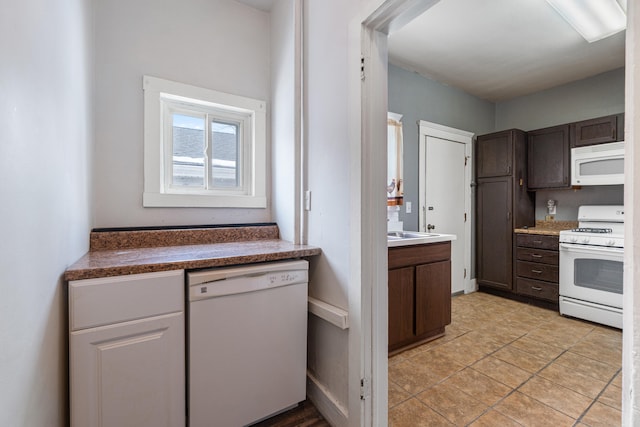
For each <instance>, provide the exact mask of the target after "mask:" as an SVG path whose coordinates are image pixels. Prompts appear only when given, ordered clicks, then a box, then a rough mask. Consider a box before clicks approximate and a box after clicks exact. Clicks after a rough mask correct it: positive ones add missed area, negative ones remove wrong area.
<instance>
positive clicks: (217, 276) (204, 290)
mask: <svg viewBox="0 0 640 427" xmlns="http://www.w3.org/2000/svg"><path fill="white" fill-rule="evenodd" d="M308 268H309V264H308V262H307V261H301V260H296V261H284V262H273V263H264V264H251V265H246V266H239V267H224V268H215V269H210V270H204V271H197V272H191V273H188V275H187V287H188V295H189V297H188V298H189V305H188V350H187V351H188V354H187V357H188V359H187V360H188V368H187V369H188V395H187V397H188V399H187V406H188V409H187V411H188V419H189V426H190V427H212V426H216V427H217V426H220V427H236V426H243V425H247V424H251V423H254V422H256V421H259V420H262V419H264V418H266V417H269V416H271V415H273V414H276V413H279V412H282V411H283V410H286V409H288V408H290V407H293V406H295V405H296V404H297V403H298V402H301V401H303V400H305V397H306V368H307V282H308Z"/></svg>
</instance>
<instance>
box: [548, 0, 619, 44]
mask: <svg viewBox="0 0 640 427" xmlns="http://www.w3.org/2000/svg"><path fill="white" fill-rule="evenodd" d="M547 3H549V4H550V5H551V6H553V8H554V9H555V10H556V12H558V13H559V14H560V16H562V17H563V18H564V20H565V21H567V22H568V23H569V24H571V26H572V27H573V28H575V30H576V31H577V32H578V33H580V35H581V36H582V37H584V39H585V40H586V41H588V42H589V43H593V42H595V41H598V40H602V39H604V38H606V37H609V36H612V35H614V34H616V33H619V32H620V31H622V30H624V29H625V28H626V26H627V16H626V14H625V12H624V10H623V9H622V7H621V6H620V4H619V3H618V1H616V0H547Z"/></svg>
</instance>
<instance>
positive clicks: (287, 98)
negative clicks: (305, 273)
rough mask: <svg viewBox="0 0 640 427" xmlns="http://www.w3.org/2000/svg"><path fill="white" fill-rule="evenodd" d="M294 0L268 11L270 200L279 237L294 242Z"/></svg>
mask: <svg viewBox="0 0 640 427" xmlns="http://www.w3.org/2000/svg"><path fill="white" fill-rule="evenodd" d="M295 34H296V7H295V1H292V0H278V1H276V2H274V5H273V8H272V9H271V100H272V102H271V188H272V190H271V200H272V214H273V220H274V221H275V222H276V223H277V224H278V228H279V230H280V237H281V238H282V239H283V240H286V241H289V242H293V241H295V240H296V236H297V231H299V230H296V228H297V226H299V222H298V219H297V215H296V214H297V209H298V205H297V203H296V201H297V200H299V188H300V187H299V182H296V180H297V179H298V178H299V175H300V174H299V170H300V158H299V151H298V149H299V146H300V145H299V137H300V135H299V128H298V127H297V124H298V123H299V114H300V102H299V97H300V88H299V87H296V84H297V83H298V76H297V75H296V53H297V52H296V37H295Z"/></svg>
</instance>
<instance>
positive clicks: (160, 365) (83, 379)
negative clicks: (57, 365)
mask: <svg viewBox="0 0 640 427" xmlns="http://www.w3.org/2000/svg"><path fill="white" fill-rule="evenodd" d="M69 344H70V354H69V357H70V380H71V381H70V387H71V426H72V427H92V426H101V427H163V426H164V427H174V426H184V425H185V399H184V396H185V364H184V345H185V343H184V313H182V312H180V313H173V314H168V315H163V316H157V317H152V318H148V319H143V320H136V321H132V322H126V323H120V324H116V325H110V326H103V327H99V328H92V329H85V330H82V331H77V332H72V333H71V336H70V343H69Z"/></svg>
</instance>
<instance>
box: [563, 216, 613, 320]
mask: <svg viewBox="0 0 640 427" xmlns="http://www.w3.org/2000/svg"><path fill="white" fill-rule="evenodd" d="M623 257H624V207H623V206H619V205H615V206H580V208H579V210H578V228H575V229H573V230H563V231H561V232H560V289H559V290H560V301H559V303H560V314H563V315H567V316H573V317H578V318H581V319H585V320H590V321H592V322H597V323H602V324H605V325H609V326H613V327H616V328H622V276H623Z"/></svg>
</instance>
